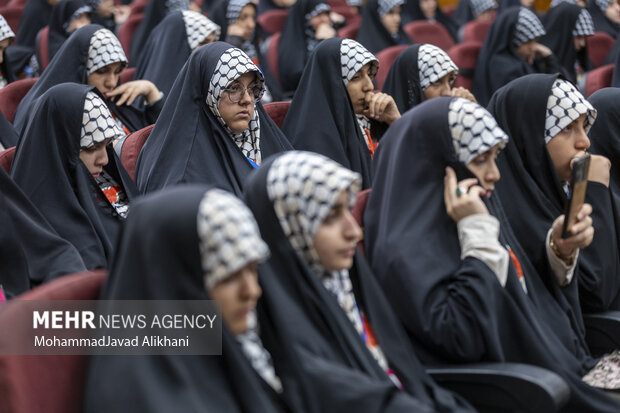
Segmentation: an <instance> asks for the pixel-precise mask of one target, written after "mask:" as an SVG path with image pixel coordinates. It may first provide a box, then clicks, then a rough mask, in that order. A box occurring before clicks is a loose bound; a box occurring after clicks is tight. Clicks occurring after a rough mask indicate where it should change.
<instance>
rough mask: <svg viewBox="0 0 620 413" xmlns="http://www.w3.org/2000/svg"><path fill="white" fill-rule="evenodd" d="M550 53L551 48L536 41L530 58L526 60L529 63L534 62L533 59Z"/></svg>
mask: <svg viewBox="0 0 620 413" xmlns="http://www.w3.org/2000/svg"><path fill="white" fill-rule="evenodd" d="M552 53H553V52H552V51H551V49H549V48H548V47H547V46H545V45H544V44H540V43H538V42H536V44H535V46H534V50H533V53H532V55H531V56H530V59H529V61H528V62H529V64H534V60H536V59H538V58H539V57H547V56H551V54H552Z"/></svg>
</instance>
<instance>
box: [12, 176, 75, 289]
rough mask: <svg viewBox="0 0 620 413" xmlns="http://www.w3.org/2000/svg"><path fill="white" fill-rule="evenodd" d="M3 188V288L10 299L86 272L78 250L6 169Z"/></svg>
mask: <svg viewBox="0 0 620 413" xmlns="http://www.w3.org/2000/svg"><path fill="white" fill-rule="evenodd" d="M0 187H1V188H2V190H1V191H0V220H2V230H1V231H0V245H2V248H0V262H2V267H1V268H2V271H1V272H0V273H1V274H2V275H1V276H0V285H2V289H3V290H4V293H5V295H6V296H7V298H12V297H14V296H16V295H18V294H20V293H23V292H25V291H26V290H28V289H30V287H32V286H35V285H37V284H40V283H42V282H45V281H48V280H51V279H53V278H57V277H60V276H62V275H66V274H72V273H77V272H81V271H84V270H85V269H86V267H85V266H84V262H83V261H82V258H81V257H80V255H79V254H78V252H77V250H76V249H75V248H74V247H73V246H72V245H71V244H70V243H69V242H67V241H66V240H64V239H62V238H60V237H59V236H58V234H57V233H56V232H55V231H54V230H53V229H52V227H50V225H49V224H48V223H47V221H46V220H45V218H43V216H42V215H41V213H40V212H39V211H38V210H37V209H36V207H35V206H34V205H33V204H32V202H30V200H29V199H28V198H27V197H26V196H25V195H24V193H23V192H22V191H21V189H19V188H18V187H17V185H15V182H13V180H11V178H10V177H9V176H8V175H7V173H6V172H4V170H3V169H2V168H0Z"/></svg>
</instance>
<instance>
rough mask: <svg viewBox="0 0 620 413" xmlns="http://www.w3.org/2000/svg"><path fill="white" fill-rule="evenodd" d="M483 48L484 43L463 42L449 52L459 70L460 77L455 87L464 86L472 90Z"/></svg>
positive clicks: (457, 78)
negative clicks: (477, 62) (477, 63)
mask: <svg viewBox="0 0 620 413" xmlns="http://www.w3.org/2000/svg"><path fill="white" fill-rule="evenodd" d="M481 48H482V43H479V42H463V43H459V44H457V45H454V47H452V48H451V49H450V50H448V56H450V59H452V61H453V62H454V63H455V64H456V65H457V66H458V68H459V75H458V76H457V77H456V80H455V81H454V87H459V86H462V87H464V88H465V89H469V90H471V88H472V84H473V82H474V69H475V68H476V61H477V60H478V54H480V49H481Z"/></svg>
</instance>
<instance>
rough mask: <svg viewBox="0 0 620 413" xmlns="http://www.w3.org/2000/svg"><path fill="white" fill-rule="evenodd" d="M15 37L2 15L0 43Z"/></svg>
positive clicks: (0, 20) (0, 16)
mask: <svg viewBox="0 0 620 413" xmlns="http://www.w3.org/2000/svg"><path fill="white" fill-rule="evenodd" d="M13 37H15V33H13V30H11V26H9V24H8V23H7V22H6V20H5V19H4V17H3V16H2V15H0V41H2V40H4V39H10V38H13Z"/></svg>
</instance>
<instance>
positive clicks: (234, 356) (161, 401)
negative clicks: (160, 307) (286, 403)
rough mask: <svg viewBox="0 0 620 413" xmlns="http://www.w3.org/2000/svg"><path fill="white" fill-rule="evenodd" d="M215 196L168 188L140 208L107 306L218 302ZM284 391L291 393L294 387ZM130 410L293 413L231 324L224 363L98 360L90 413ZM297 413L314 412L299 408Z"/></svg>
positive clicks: (92, 373)
mask: <svg viewBox="0 0 620 413" xmlns="http://www.w3.org/2000/svg"><path fill="white" fill-rule="evenodd" d="M208 189H210V188H209V187H206V186H201V185H186V186H183V187H178V188H168V189H167V190H165V191H161V192H159V193H157V194H153V195H149V196H148V197H144V198H143V199H141V200H140V201H138V202H136V204H135V205H134V206H132V211H131V212H130V215H129V218H128V220H127V223H126V226H125V227H124V228H123V230H122V234H121V236H120V237H119V240H118V244H117V249H118V251H119V253H118V256H117V257H116V258H115V260H114V263H113V266H112V268H111V270H110V275H109V278H108V280H107V282H106V285H105V286H104V290H103V293H102V296H101V298H102V299H106V300H208V299H210V297H209V294H208V293H207V292H206V290H205V287H204V273H203V271H202V265H201V253H200V250H199V244H200V241H199V237H198V231H197V216H198V207H199V204H200V202H201V200H202V198H203V196H204V194H205V192H206V191H207V190H208ZM171 274H174V276H173V277H171V276H170V275H171ZM285 344H286V343H281V346H284V345H285ZM284 388H285V391H288V390H289V389H288V388H287V383H286V382H285V383H284ZM291 391H294V389H292V390H291ZM128 409H129V410H131V411H136V412H153V413H155V412H162V413H163V412H171V411H179V412H181V411H182V412H188V413H190V412H227V413H228V412H231V413H237V412H239V413H241V412H244V413H250V412H276V413H277V412H284V411H285V410H284V409H282V408H281V406H280V405H279V404H278V402H277V400H276V401H274V400H273V399H272V398H271V396H270V395H269V394H268V393H267V392H266V391H265V390H264V388H263V387H262V384H261V379H260V378H259V376H258V375H257V374H256V372H255V371H254V370H253V368H252V366H251V365H250V363H249V361H248V359H247V358H246V357H245V356H244V355H243V353H242V352H241V349H240V348H239V345H238V344H237V342H236V340H235V339H234V337H233V335H232V334H231V333H230V331H229V330H228V329H227V328H226V326H225V325H224V326H223V327H222V355H221V356H175V355H164V356H131V357H126V356H95V357H92V358H91V360H90V365H89V369H88V380H87V386H86V395H85V411H86V412H88V413H98V412H110V411H127V410H128ZM295 411H297V412H304V411H306V410H304V409H303V408H302V407H301V406H296V408H295Z"/></svg>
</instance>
